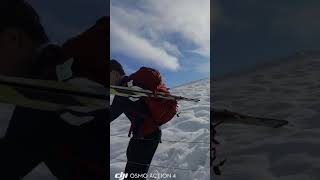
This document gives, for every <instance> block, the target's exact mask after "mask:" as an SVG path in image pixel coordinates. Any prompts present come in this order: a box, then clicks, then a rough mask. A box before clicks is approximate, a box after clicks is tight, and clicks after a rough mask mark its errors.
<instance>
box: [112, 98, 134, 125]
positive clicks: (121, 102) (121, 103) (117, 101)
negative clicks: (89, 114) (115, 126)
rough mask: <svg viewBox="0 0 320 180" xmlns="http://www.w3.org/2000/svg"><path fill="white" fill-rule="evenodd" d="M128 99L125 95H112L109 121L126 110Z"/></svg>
mask: <svg viewBox="0 0 320 180" xmlns="http://www.w3.org/2000/svg"><path fill="white" fill-rule="evenodd" d="M128 101H130V100H129V99H128V98H126V97H120V96H114V99H113V102H112V104H111V106H110V123H111V122H112V121H113V120H115V119H117V118H118V117H119V116H120V115H121V114H122V113H124V112H125V111H126V109H127V108H128V105H129V102H128Z"/></svg>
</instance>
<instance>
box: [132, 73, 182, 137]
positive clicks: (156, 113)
mask: <svg viewBox="0 0 320 180" xmlns="http://www.w3.org/2000/svg"><path fill="white" fill-rule="evenodd" d="M130 80H133V83H134V85H136V86H139V87H141V88H143V89H147V90H150V91H153V92H164V93H169V91H168V89H167V88H166V87H165V85H164V83H163V81H162V78H161V75H160V73H159V71H157V70H155V69H152V68H148V67H141V68H140V69H139V70H138V71H137V72H135V73H133V74H132V75H130V76H129V81H130ZM145 102H146V105H147V106H148V108H149V112H150V116H149V117H148V118H146V119H145V120H144V122H143V124H142V127H141V135H142V136H146V135H148V134H150V133H152V132H154V130H156V129H157V128H158V127H159V126H161V125H163V124H165V123H167V122H168V121H170V120H171V119H172V118H173V117H174V116H175V115H176V113H177V101H176V100H168V99H161V98H153V97H145Z"/></svg>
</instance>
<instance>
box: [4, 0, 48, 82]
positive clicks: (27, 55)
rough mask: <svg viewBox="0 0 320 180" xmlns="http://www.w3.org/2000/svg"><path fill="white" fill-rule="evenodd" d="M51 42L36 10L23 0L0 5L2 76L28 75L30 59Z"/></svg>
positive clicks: (8, 0)
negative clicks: (38, 49) (41, 47)
mask: <svg viewBox="0 0 320 180" xmlns="http://www.w3.org/2000/svg"><path fill="white" fill-rule="evenodd" d="M48 41H49V39H48V36H47V34H46V33H45V31H44V28H43V26H42V25H41V24H40V19H39V16H38V14H37V13H36V12H35V10H34V9H33V8H32V7H31V6H30V5H29V4H28V3H26V2H25V1H23V0H2V1H1V2H0V74H6V75H15V76H25V75H27V74H28V73H29V71H30V70H31V68H32V67H31V66H32V62H30V61H31V57H32V56H33V55H34V53H35V51H36V49H37V48H38V47H40V46H41V45H42V44H45V43H47V42H48Z"/></svg>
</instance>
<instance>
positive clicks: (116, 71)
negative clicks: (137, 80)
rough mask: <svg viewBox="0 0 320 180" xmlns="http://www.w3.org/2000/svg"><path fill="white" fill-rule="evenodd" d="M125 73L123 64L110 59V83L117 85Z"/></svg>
mask: <svg viewBox="0 0 320 180" xmlns="http://www.w3.org/2000/svg"><path fill="white" fill-rule="evenodd" d="M124 75H125V72H124V70H123V67H122V65H121V64H120V63H119V62H118V61H117V60H114V59H112V60H110V84H111V85H115V84H116V83H117V82H118V81H119V80H120V79H121V77H122V76H124Z"/></svg>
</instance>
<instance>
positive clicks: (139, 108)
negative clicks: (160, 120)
mask: <svg viewBox="0 0 320 180" xmlns="http://www.w3.org/2000/svg"><path fill="white" fill-rule="evenodd" d="M127 81H128V77H127V76H124V77H123V78H122V79H121V80H120V82H119V83H118V84H117V85H119V86H126V83H127ZM110 113H111V115H110V123H111V122H112V121H113V120H115V119H116V118H118V117H119V116H120V115H121V114H122V113H124V114H125V115H126V116H127V118H128V119H129V120H130V121H131V124H132V125H131V130H132V134H133V136H134V137H137V136H139V131H140V128H141V125H142V123H143V121H144V120H146V119H147V117H149V116H150V112H149V109H148V106H147V105H146V103H145V101H144V99H143V98H140V99H139V100H137V101H132V100H130V99H129V98H127V97H120V96H114V99H113V102H112V104H111V107H110ZM155 133H161V131H160V128H158V129H157V130H156V131H155ZM129 135H130V132H129Z"/></svg>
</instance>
